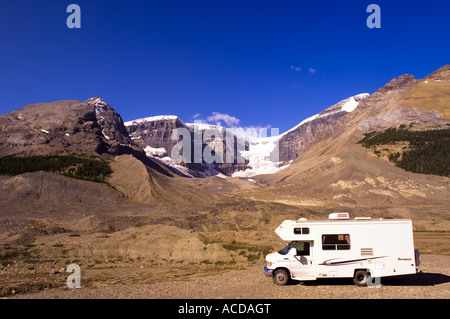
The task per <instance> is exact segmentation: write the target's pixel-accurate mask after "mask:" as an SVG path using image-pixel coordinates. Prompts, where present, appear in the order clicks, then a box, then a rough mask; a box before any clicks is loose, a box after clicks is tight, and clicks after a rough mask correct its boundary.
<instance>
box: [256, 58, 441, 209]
mask: <svg viewBox="0 0 450 319" xmlns="http://www.w3.org/2000/svg"><path fill="white" fill-rule="evenodd" d="M449 70H450V66H444V67H443V68H441V69H439V70H437V71H435V72H434V73H432V75H430V76H428V77H425V78H424V79H416V78H415V77H414V76H412V75H402V76H400V77H398V78H395V79H393V80H392V81H390V82H389V83H387V84H386V85H385V86H383V87H381V88H380V89H379V90H378V91H377V92H375V93H373V94H371V95H369V96H367V97H365V98H364V99H362V100H361V101H360V102H359V104H358V107H357V108H355V109H354V110H353V111H352V112H348V113H346V114H344V115H343V116H342V117H341V118H340V119H338V120H337V121H336V122H335V123H334V124H333V125H332V126H329V127H328V128H327V129H326V130H324V131H323V133H322V134H321V135H320V137H319V138H318V139H316V141H315V142H314V143H313V144H310V145H309V146H307V147H305V148H304V149H303V151H302V152H301V154H300V156H299V158H298V159H297V160H295V161H293V162H292V163H291V164H290V165H289V167H287V168H285V169H283V170H281V171H279V172H277V173H276V174H272V175H265V176H259V177H254V178H255V179H256V180H257V181H258V182H259V183H261V184H264V185H268V188H266V189H265V190H264V191H263V192H262V194H264V195H259V196H262V197H263V198H266V199H267V198H274V199H275V198H277V200H283V201H284V202H286V203H288V202H289V203H291V204H295V203H297V204H300V203H302V204H300V205H304V203H306V202H308V203H309V204H310V205H315V206H318V207H322V206H324V205H327V204H326V203H334V204H335V205H340V206H342V207H347V208H346V209H348V210H350V211H352V210H353V209H361V207H375V206H378V207H379V209H381V210H388V211H391V212H405V211H408V212H409V213H410V214H414V216H420V212H421V208H420V207H422V209H423V208H424V207H428V208H426V209H427V210H428V211H435V212H436V214H443V213H444V211H445V208H444V207H448V204H446V203H445V202H446V198H447V197H448V196H450V179H449V177H446V176H436V175H435V174H421V173H420V172H421V171H420V169H421V166H423V162H420V161H434V162H435V163H436V164H435V165H441V166H442V168H443V169H442V171H446V170H445V169H446V168H448V167H450V157H449V156H448V150H447V149H448V145H450V144H449V143H450V134H449V132H450V130H449V129H450V117H449V113H448V110H449V108H450V76H449ZM430 130H432V131H436V134H431V133H429V132H430ZM408 132H411V134H410V133H408ZM376 136H379V137H382V138H380V139H379V140H377V142H376V143H375V142H374V143H367V144H365V145H366V146H364V145H363V144H361V143H359V142H360V141H361V140H362V139H364V138H368V139H369V140H370V138H373V137H376ZM430 136H431V137H430ZM432 136H436V139H434V140H433V139H432ZM411 137H412V138H413V139H411ZM425 138H426V139H425ZM446 141H447V142H446ZM413 142H414V143H416V144H413ZM436 143H438V144H436ZM435 144H436V145H439V148H438V151H439V152H429V151H428V149H430V150H432V149H433V148H432V147H433V145H435ZM419 145H421V146H420V147H419ZM420 152H423V153H422V154H421V153H420ZM410 154H411V155H412V154H414V155H413V157H414V158H412V159H411V156H409V155H410ZM446 154H447V155H446ZM407 155H408V156H407ZM437 156H440V157H439V158H436V157H437ZM402 158H408V159H410V160H412V161H415V162H412V163H410V164H413V165H401V164H405V163H402V162H401V161H402ZM406 166H410V167H411V166H414V167H413V170H412V171H406V170H405V169H403V167H406ZM447 176H448V175H447ZM258 198H259V197H258ZM400 207H403V208H400ZM443 208H444V209H443ZM402 209H403V210H402ZM442 209H443V210H442ZM438 211H439V213H437V212H438ZM413 212H414V213H413ZM415 214H418V215H415Z"/></svg>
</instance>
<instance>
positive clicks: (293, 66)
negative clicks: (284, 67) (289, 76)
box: [291, 65, 302, 72]
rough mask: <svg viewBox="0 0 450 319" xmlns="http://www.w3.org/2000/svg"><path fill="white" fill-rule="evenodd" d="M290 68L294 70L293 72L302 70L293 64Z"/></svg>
mask: <svg viewBox="0 0 450 319" xmlns="http://www.w3.org/2000/svg"><path fill="white" fill-rule="evenodd" d="M291 70H294V71H295V72H302V68H301V67H299V66H295V65H291Z"/></svg>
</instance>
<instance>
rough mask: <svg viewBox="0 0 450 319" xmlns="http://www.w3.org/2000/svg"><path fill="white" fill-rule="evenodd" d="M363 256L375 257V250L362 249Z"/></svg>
mask: <svg viewBox="0 0 450 319" xmlns="http://www.w3.org/2000/svg"><path fill="white" fill-rule="evenodd" d="M361 256H373V248H361Z"/></svg>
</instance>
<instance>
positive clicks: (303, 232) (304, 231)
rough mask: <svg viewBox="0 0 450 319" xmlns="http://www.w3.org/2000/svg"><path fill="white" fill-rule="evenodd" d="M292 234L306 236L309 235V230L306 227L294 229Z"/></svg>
mask: <svg viewBox="0 0 450 319" xmlns="http://www.w3.org/2000/svg"><path fill="white" fill-rule="evenodd" d="M294 234H295V235H308V234H309V228H308V227H302V228H300V227H296V228H294Z"/></svg>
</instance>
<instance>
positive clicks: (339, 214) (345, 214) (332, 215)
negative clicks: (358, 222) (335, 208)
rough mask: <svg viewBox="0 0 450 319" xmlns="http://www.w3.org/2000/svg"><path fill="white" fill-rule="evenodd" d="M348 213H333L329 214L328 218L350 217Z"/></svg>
mask: <svg viewBox="0 0 450 319" xmlns="http://www.w3.org/2000/svg"><path fill="white" fill-rule="evenodd" d="M349 218H350V216H349V214H348V213H332V214H330V215H328V219H349Z"/></svg>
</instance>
